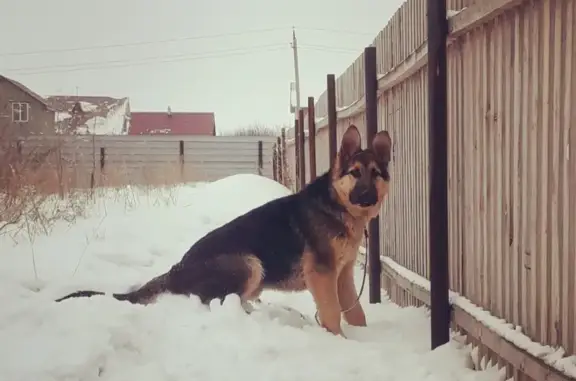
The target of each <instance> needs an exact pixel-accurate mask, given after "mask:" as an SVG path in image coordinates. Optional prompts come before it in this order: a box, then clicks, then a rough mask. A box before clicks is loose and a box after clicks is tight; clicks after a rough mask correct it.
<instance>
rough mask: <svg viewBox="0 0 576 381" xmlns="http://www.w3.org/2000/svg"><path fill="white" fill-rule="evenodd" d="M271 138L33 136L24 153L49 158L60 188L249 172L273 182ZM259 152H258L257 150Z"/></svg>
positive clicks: (24, 145) (208, 178)
mask: <svg viewBox="0 0 576 381" xmlns="http://www.w3.org/2000/svg"><path fill="white" fill-rule="evenodd" d="M275 143H276V138H275V137H269V136H195V135H181V136H179V135H138V136H105V135H90V136H88V135H83V136H82V135H75V136H62V135H60V136H31V137H28V138H26V139H25V140H24V141H23V142H22V146H21V147H22V148H21V150H22V154H23V155H30V153H31V152H34V154H35V155H43V154H44V155H45V154H46V153H49V154H48V159H47V160H46V162H48V163H50V164H52V165H53V166H54V167H55V169H56V170H57V171H58V172H59V176H60V179H61V180H62V181H63V183H64V185H63V186H64V187H81V188H82V187H90V186H99V185H103V186H106V185H125V184H169V183H174V182H179V181H213V180H217V179H220V178H223V177H226V176H230V175H234V174H241V173H252V174H261V175H263V176H266V177H269V178H272V177H273V173H272V156H273V149H274V144H275ZM260 150H261V151H260Z"/></svg>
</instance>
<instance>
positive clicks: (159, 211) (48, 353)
mask: <svg viewBox="0 0 576 381" xmlns="http://www.w3.org/2000/svg"><path fill="white" fill-rule="evenodd" d="M287 193H288V191H287V190H286V189H285V188H284V187H282V186H281V185H279V184H277V183H274V182H272V181H270V180H267V179H264V178H261V177H257V176H253V175H241V176H233V177H229V178H226V179H223V180H220V181H218V182H215V183H211V184H198V185H196V186H193V185H189V186H182V187H179V188H173V189H167V190H163V191H156V192H154V193H153V194H150V193H149V192H144V191H139V190H135V189H132V190H126V189H125V190H122V191H107V192H105V194H104V195H102V196H101V197H99V198H97V201H96V202H95V204H94V206H93V208H92V209H91V210H90V214H89V216H88V217H87V218H85V219H81V220H78V221H77V222H75V223H74V224H73V225H71V226H69V225H67V224H65V223H61V224H58V225H57V226H56V228H55V229H54V231H52V233H51V234H50V236H41V237H36V238H35V239H34V242H33V243H30V242H26V240H25V238H26V237H25V236H24V235H22V236H19V237H15V238H8V237H3V238H0V247H1V248H2V249H1V256H0V301H1V302H0V306H1V307H0V380H6V381H8V380H9V381H40V380H41V381H51V380H54V381H64V380H66V381H68V380H86V381H90V380H107V381H112V380H114V381H129V380H130V381H131V380H139V381H148V380H150V381H160V380H171V381H180V380H182V381H184V380H187V381H193V380H198V381H210V380H214V381H225V380H236V381H242V380H248V379H250V380H265V381H272V380H274V381H280V380H290V381H296V380H314V381H329V380H330V381H337V380H346V381H349V380H355V381H356V380H358V381H359V380H371V381H372V380H381V381H384V380H390V381H391V380H438V381H448V380H486V381H488V380H497V379H498V374H497V372H496V370H495V369H490V370H487V371H483V372H475V371H472V370H470V369H467V368H466V363H467V359H468V353H467V351H466V350H464V349H463V348H460V347H459V345H458V344H456V343H454V342H453V343H451V344H449V345H446V346H445V347H443V348H439V349H438V350H436V351H430V350H429V322H428V317H427V314H426V311H425V310H424V309H417V308H399V307H397V306H396V305H394V304H392V303H390V302H389V301H388V300H387V299H386V298H384V302H383V303H382V304H380V305H369V304H368V303H367V300H366V299H367V296H366V295H367V293H365V295H364V296H365V297H364V298H363V299H364V307H365V310H366V314H367V318H368V325H369V326H368V327H366V328H352V327H347V326H345V327H344V330H345V333H346V334H347V336H348V337H349V339H348V340H346V339H343V338H341V337H335V336H333V335H331V334H329V333H327V332H326V331H324V330H322V329H321V328H319V327H318V326H316V325H314V324H310V325H305V326H304V327H302V328H299V323H300V321H299V320H298V319H295V318H293V317H290V316H289V319H287V318H286V316H280V319H279V318H274V317H272V316H271V315H272V314H270V313H265V312H266V310H264V311H260V312H257V313H254V314H252V315H246V314H245V313H244V312H243V310H242V309H241V307H240V306H239V303H238V299H237V298H234V297H229V298H227V299H226V300H225V301H224V303H223V304H222V305H220V304H219V303H212V305H211V306H210V308H208V307H205V306H202V305H200V304H199V302H198V301H197V299H195V298H194V297H192V298H185V297H177V296H164V297H162V298H160V300H159V301H158V302H157V303H156V304H153V305H149V306H139V305H131V304H129V303H122V302H118V301H116V300H114V299H112V298H111V297H94V298H90V299H76V300H69V301H66V302H63V303H55V302H53V300H54V299H55V298H57V297H60V296H63V295H65V294H67V293H69V292H72V291H75V290H78V289H96V290H103V291H124V290H127V289H128V288H130V287H132V286H134V285H138V284H141V283H143V282H144V281H146V280H148V279H150V278H151V277H152V276H154V275H156V274H158V273H160V272H163V271H165V270H166V269H168V268H169V267H170V266H171V265H172V264H173V263H175V262H176V261H178V260H179V259H180V257H181V256H182V254H183V253H184V252H185V250H187V249H188V247H189V246H190V245H191V244H192V243H193V242H194V241H195V240H197V239H198V238H200V237H201V236H202V235H203V234H205V233H206V232H208V231H209V230H211V229H214V228H216V227H217V226H219V225H221V224H223V223H225V222H226V221H229V220H230V219H232V218H233V217H235V216H237V215H239V214H241V213H243V212H245V211H247V210H249V209H251V208H253V207H255V206H258V205H260V204H262V203H264V202H266V201H268V200H271V199H273V198H276V197H280V196H283V195H285V194H287ZM358 275H360V270H359V272H358ZM360 279H361V277H360V276H358V277H357V281H358V282H360ZM262 299H263V301H265V302H271V303H273V304H272V305H278V304H282V305H287V306H291V307H293V308H295V309H297V310H298V311H300V312H302V313H304V314H307V315H308V316H313V313H314V305H313V302H312V298H311V296H310V295H309V294H308V293H299V294H283V293H276V292H266V293H264V294H263V296H262Z"/></svg>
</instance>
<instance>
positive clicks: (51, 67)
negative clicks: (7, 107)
mask: <svg viewBox="0 0 576 381" xmlns="http://www.w3.org/2000/svg"><path fill="white" fill-rule="evenodd" d="M284 45H285V46H284V47H287V46H288V45H287V44H284ZM271 47H278V48H279V47H282V45H281V44H267V45H256V46H249V47H244V48H236V49H219V50H212V51H207V52H198V53H192V54H189V53H187V54H173V55H166V56H153V57H144V58H139V59H136V60H126V59H117V60H108V61H98V62H87V63H75V64H64V65H49V66H32V67H23V68H14V69H6V70H9V71H11V72H13V73H18V72H22V71H30V70H33V71H36V70H45V69H60V68H62V69H65V68H78V67H84V66H94V65H96V66H100V65H108V64H118V63H123V64H129V63H139V62H148V61H156V60H158V59H160V60H162V59H173V58H192V57H197V56H200V57H201V56H203V55H205V54H208V55H210V54H217V53H231V52H236V51H246V50H252V49H256V50H258V49H262V48H271Z"/></svg>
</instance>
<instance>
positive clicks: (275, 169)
mask: <svg viewBox="0 0 576 381" xmlns="http://www.w3.org/2000/svg"><path fill="white" fill-rule="evenodd" d="M272 178H273V179H274V181H278V147H276V144H274V148H273V149H272Z"/></svg>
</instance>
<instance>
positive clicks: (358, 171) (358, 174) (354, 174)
mask: <svg viewBox="0 0 576 381" xmlns="http://www.w3.org/2000/svg"><path fill="white" fill-rule="evenodd" d="M350 174H351V175H352V176H354V177H356V178H358V177H360V175H361V173H360V170H359V169H358V168H354V169H353V170H351V171H350Z"/></svg>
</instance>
